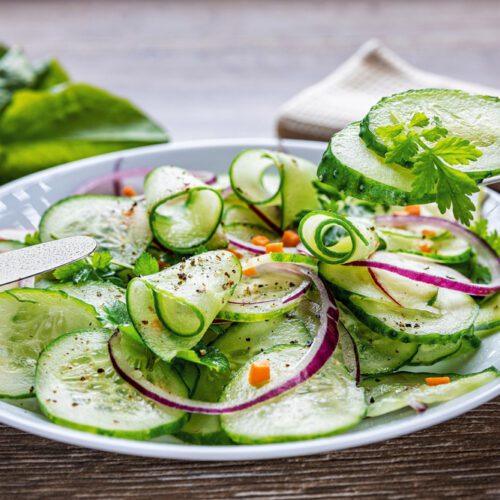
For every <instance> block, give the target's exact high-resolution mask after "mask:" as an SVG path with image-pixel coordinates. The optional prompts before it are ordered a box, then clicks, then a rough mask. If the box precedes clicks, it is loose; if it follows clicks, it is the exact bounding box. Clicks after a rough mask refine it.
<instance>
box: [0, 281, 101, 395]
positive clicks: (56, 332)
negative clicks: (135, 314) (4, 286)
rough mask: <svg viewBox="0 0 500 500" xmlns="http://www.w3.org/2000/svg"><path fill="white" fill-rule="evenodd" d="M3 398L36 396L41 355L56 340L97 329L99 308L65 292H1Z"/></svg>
mask: <svg viewBox="0 0 500 500" xmlns="http://www.w3.org/2000/svg"><path fill="white" fill-rule="evenodd" d="M0 318H1V319H2V320H1V321H0V397H3V398H7V397H8V398H26V397H30V396H33V395H34V394H33V391H34V387H33V386H34V382H35V367H36V361H37V359H38V355H39V354H40V352H41V351H42V349H43V348H44V347H45V346H46V345H47V344H48V343H49V342H50V341H51V340H53V339H55V338H57V337H59V336H60V335H62V334H64V333H67V332H70V331H71V330H76V329H79V328H87V327H97V326H99V321H98V320H97V318H96V311H95V309H94V308H93V307H92V306H90V305H88V304H85V303H84V302H82V301H80V300H78V299H75V298H73V297H69V296H68V295H66V294H65V293H64V292H57V291H48V290H39V289H34V288H33V289H31V288H19V289H16V290H10V291H8V292H2V293H0Z"/></svg>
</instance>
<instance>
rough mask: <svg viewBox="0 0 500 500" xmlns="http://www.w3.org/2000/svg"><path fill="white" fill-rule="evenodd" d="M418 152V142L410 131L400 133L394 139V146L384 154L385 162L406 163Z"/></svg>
mask: <svg viewBox="0 0 500 500" xmlns="http://www.w3.org/2000/svg"><path fill="white" fill-rule="evenodd" d="M417 152H418V144H417V142H416V141H415V137H414V135H413V134H412V133H409V134H400V135H399V136H397V137H396V138H395V139H394V146H393V147H392V148H390V150H389V151H388V152H387V153H386V155H385V162H386V163H401V164H403V163H408V162H409V161H410V160H411V159H412V158H413V157H414V156H415V154H416V153H417Z"/></svg>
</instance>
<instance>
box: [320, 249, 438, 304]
mask: <svg viewBox="0 0 500 500" xmlns="http://www.w3.org/2000/svg"><path fill="white" fill-rule="evenodd" d="M395 259H396V257H395ZM375 271H376V272H375ZM320 274H321V275H322V276H323V278H324V279H325V280H326V281H328V282H330V283H332V285H334V286H336V287H339V288H341V289H342V290H345V291H347V292H350V293H352V294H356V295H361V296H363V297H369V298H371V299H374V300H377V301H380V302H387V303H388V304H398V305H401V306H403V307H406V308H409V309H417V310H422V311H428V312H431V313H432V312H435V313H436V312H437V311H436V308H435V307H433V305H429V304H432V303H433V301H434V300H435V298H436V295H437V293H438V288H437V287H435V286H433V285H428V284H426V283H418V282H415V281H412V280H410V279H409V278H403V277H401V276H397V275H395V274H394V273H390V272H388V271H380V270H379V269H377V270H374V271H372V273H371V274H370V272H369V271H368V269H367V268H366V267H357V266H341V265H328V264H320ZM374 279H377V283H375V281H374Z"/></svg>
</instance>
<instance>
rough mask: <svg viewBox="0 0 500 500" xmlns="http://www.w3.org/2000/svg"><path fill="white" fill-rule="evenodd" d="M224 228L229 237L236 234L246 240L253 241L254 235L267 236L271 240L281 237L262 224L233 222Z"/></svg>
mask: <svg viewBox="0 0 500 500" xmlns="http://www.w3.org/2000/svg"><path fill="white" fill-rule="evenodd" d="M224 230H225V231H226V234H227V235H228V236H229V237H231V236H234V237H236V238H239V239H240V240H244V241H251V240H252V238H253V237H254V236H265V237H266V238H269V240H270V241H273V240H278V239H279V236H278V235H277V234H276V233H275V232H273V231H271V230H270V229H268V228H267V227H264V226H262V225H261V224H248V223H233V224H227V225H225V226H224Z"/></svg>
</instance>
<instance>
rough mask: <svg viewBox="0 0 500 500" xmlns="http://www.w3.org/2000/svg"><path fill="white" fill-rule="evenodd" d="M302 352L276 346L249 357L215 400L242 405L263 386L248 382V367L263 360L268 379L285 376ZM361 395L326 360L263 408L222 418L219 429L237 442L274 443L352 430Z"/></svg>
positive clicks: (361, 412) (334, 362)
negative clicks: (269, 377)
mask: <svg viewBox="0 0 500 500" xmlns="http://www.w3.org/2000/svg"><path fill="white" fill-rule="evenodd" d="M305 353H306V349H304V348H303V347H299V346H281V347H279V348H275V349H273V350H272V351H270V352H264V353H261V354H259V355H257V356H256V357H255V358H252V360H251V361H249V362H248V364H246V365H244V366H243V367H242V368H241V369H240V370H239V371H238V372H237V373H236V374H235V376H234V378H233V379H232V380H231V381H230V382H229V384H228V385H227V386H226V388H225V389H224V393H223V394H222V397H221V401H242V400H246V399H248V398H251V397H254V396H255V395H256V394H258V392H259V391H262V390H265V389H263V388H260V389H259V388H255V387H253V386H252V385H250V384H249V383H248V370H249V365H250V363H251V362H253V361H263V360H268V361H269V364H270V366H271V377H272V379H273V380H276V379H279V378H283V377H284V376H287V375H288V376H289V373H290V372H293V370H294V367H295V365H296V364H297V363H298V362H299V360H300V359H301V357H302V356H304V354H305ZM365 412H366V403H365V398H364V395H363V391H362V390H361V389H360V388H358V387H356V383H355V381H354V380H353V379H352V377H351V376H350V375H349V373H348V372H347V370H346V368H345V367H344V365H343V364H342V363H341V362H340V361H339V360H338V359H336V357H331V358H330V359H329V360H328V361H327V362H326V364H325V365H324V366H323V368H322V369H321V370H320V371H319V372H318V373H317V374H316V375H314V376H313V377H311V378H310V379H308V380H306V381H305V382H304V383H302V384H301V385H299V386H298V387H296V388H294V389H292V390H290V391H289V392H287V393H285V394H283V395H282V396H279V397H277V398H276V399H273V400H271V401H269V402H267V403H266V404H265V405H258V406H255V407H253V408H249V409H248V410H243V411H240V412H236V413H232V414H228V415H223V416H222V417H221V423H222V428H223V429H224V430H225V431H226V433H227V434H228V435H229V437H230V438H231V439H232V440H233V441H236V442H237V443H255V444H257V443H276V442H283V441H297V440H302V439H313V438H318V437H322V436H330V435H332V434H337V433H339V432H343V431H345V430H347V429H350V428H351V427H354V426H355V425H356V424H357V423H358V422H360V421H361V420H362V419H363V417H364V416H365Z"/></svg>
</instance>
